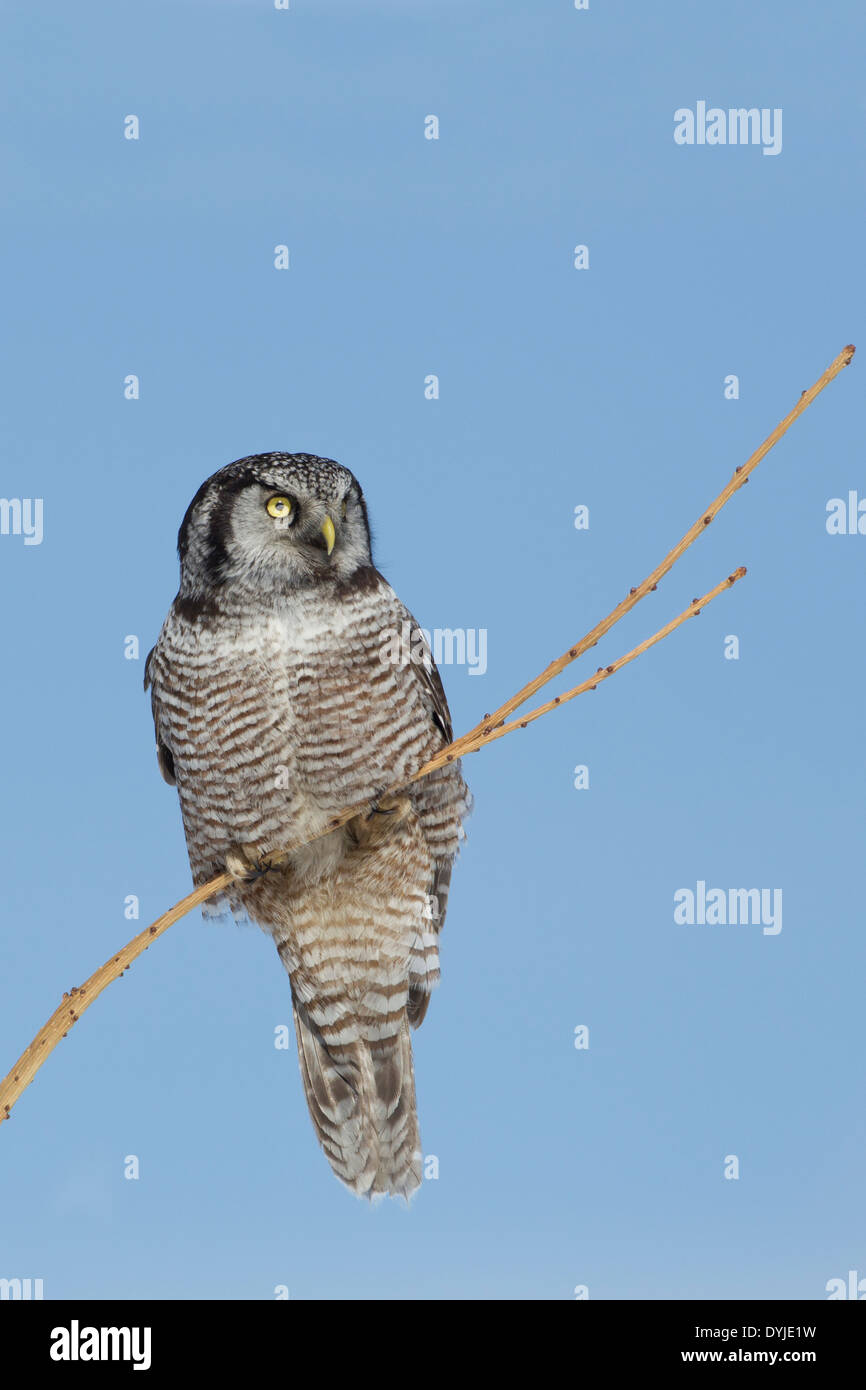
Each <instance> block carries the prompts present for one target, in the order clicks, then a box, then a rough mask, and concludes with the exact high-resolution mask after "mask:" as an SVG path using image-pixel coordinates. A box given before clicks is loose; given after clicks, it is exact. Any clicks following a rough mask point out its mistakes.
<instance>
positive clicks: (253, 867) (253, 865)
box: [226, 845, 268, 883]
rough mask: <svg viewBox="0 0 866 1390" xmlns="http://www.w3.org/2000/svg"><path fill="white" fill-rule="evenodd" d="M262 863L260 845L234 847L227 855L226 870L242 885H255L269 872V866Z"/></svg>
mask: <svg viewBox="0 0 866 1390" xmlns="http://www.w3.org/2000/svg"><path fill="white" fill-rule="evenodd" d="M261 861H262V852H261V850H260V849H259V847H258V845H232V847H231V849H230V850H229V851H228V853H227V854H226V869H227V871H228V872H229V873H230V874H234V876H235V878H236V879H239V880H240V882H241V883H255V882H256V880H257V879H260V878H261V877H262V875H263V874H266V873H267V872H268V869H267V865H265V864H262V862H261Z"/></svg>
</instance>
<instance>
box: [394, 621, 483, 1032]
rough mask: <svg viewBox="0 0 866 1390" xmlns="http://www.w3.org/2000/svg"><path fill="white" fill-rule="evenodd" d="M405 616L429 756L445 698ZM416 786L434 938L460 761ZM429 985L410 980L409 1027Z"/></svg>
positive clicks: (453, 833)
mask: <svg viewBox="0 0 866 1390" xmlns="http://www.w3.org/2000/svg"><path fill="white" fill-rule="evenodd" d="M406 619H407V620H408V621H409V623H410V624H411V643H412V650H413V651H414V650H416V644H417V643H419V642H420V643H423V648H424V652H425V654H426V659H425V661H423V662H417V661H414V660H413V661H410V662H409V663H408V665H407V666H405V667H404V668H403V670H404V671H405V673H406V679H407V680H410V681H413V682H415V683H416V691H420V695H421V702H422V704H423V706H424V708H425V709H426V711H427V713H428V716H429V718H430V721H431V725H432V726H433V727H434V728H435V731H436V732H435V734H433V730H432V729H431V735H432V737H431V742H430V747H429V754H428V756H432V755H433V754H434V753H436V752H437V751H438V749H439V748H444V747H445V745H446V744H448V743H451V742H452V740H453V738H454V730H453V726H452V723H451V712H450V710H449V708H448V701H447V699H446V697H445V690H444V688H443V685H442V678H441V676H440V675H439V671H438V668H437V666H436V663H435V661H434V660H433V654H432V652H431V651H430V648H429V645H428V644H427V642H426V640H425V639H424V636H423V632H422V630H421V628H420V627H419V626H418V624H417V623H416V622H415V619H414V618H413V617H412V615H411V613H408V612H406ZM415 785H416V790H415V791H414V794H413V801H414V802H415V807H416V811H417V814H418V819H419V822H420V825H421V829H422V831H423V833H424V836H425V839H426V840H427V844H428V846H429V848H430V853H431V861H432V871H431V876H430V880H429V883H428V886H427V893H428V896H429V899H430V901H431V905H432V915H431V922H430V925H431V928H432V931H433V933H434V935H435V937H436V938H438V936H439V933H440V931H441V930H442V928H443V926H444V925H445V910H446V908H447V905H448V890H449V887H450V884H451V869H452V866H453V863H454V859H455V856H456V854H457V848H458V843H459V837H460V834H461V830H460V824H461V821H462V819H463V817H464V816H465V815H466V814H467V812H468V811H469V809H470V808H471V797H470V793H469V789H468V787H467V786H466V783H465V782H464V781H463V777H462V775H461V772H460V764H459V762H457V763H452V764H449V765H447V766H446V767H444V768H440V769H439V770H438V771H437V772H434V773H431V774H429V775H428V776H427V777H425V778H424V779H423V780H422V781H421V782H419V783H416V784H415ZM431 964H432V962H431ZM433 974H434V976H435V978H438V974H439V967H438V952H437V953H436V963H435V967H434V970H433ZM433 983H434V979H433V978H430V979H429V980H424V979H422V980H419V981H418V982H417V984H415V985H414V986H413V985H411V984H410V988H409V1001H408V1015H409V1022H410V1023H411V1024H412V1026H413V1027H414V1028H417V1027H418V1026H419V1025H420V1024H421V1023H422V1022H423V1020H424V1015H425V1014H426V1012H427V1006H428V1004H429V1003H430V987H431V985H432V984H433Z"/></svg>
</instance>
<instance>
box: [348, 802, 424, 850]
mask: <svg viewBox="0 0 866 1390" xmlns="http://www.w3.org/2000/svg"><path fill="white" fill-rule="evenodd" d="M411 810H412V802H411V801H410V800H409V798H408V796H383V797H382V798H381V799H380V800H379V801H374V802H373V804H372V807H371V809H370V810H369V812H367V813H366V814H365V815H360V816H354V817H353V819H352V820H350V821H349V822H348V823H347V825H346V829H347V830H348V832H349V834H350V836H351V837H352V839H353V840H354V841H355V844H356V845H359V846H360V847H361V848H363V849H369V848H370V847H371V846H373V845H379V844H381V843H382V841H383V840H387V839H388V837H389V835H391V834H392V833H393V831H395V830H396V829H397V826H398V825H402V824H403V821H404V820H405V819H406V817H407V816H408V815H409V812H410V811H411Z"/></svg>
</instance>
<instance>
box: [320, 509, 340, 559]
mask: <svg viewBox="0 0 866 1390" xmlns="http://www.w3.org/2000/svg"><path fill="white" fill-rule="evenodd" d="M322 535H323V536H324V537H325V544H326V546H327V547H328V554H329V555H330V553H331V551H332V550H333V549H334V542H335V541H336V539H337V533H336V531H335V530H334V523H333V521H332V520H331V518H330V517H329V516H326V517H325V520H324V521H323V522H322Z"/></svg>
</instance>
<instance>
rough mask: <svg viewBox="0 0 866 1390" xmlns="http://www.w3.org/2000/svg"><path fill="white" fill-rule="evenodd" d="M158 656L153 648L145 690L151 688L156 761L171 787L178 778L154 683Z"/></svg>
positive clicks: (164, 778)
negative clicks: (155, 663) (154, 663)
mask: <svg viewBox="0 0 866 1390" xmlns="http://www.w3.org/2000/svg"><path fill="white" fill-rule="evenodd" d="M156 655H157V648H156V647H151V649H150V651H149V652H148V654H147V660H146V661H145V663H144V688H145V690H147V688H148V686H150V708H151V711H152V713H153V729H154V733H155V734H156V760H157V762H158V763H159V770H160V772H161V773H162V776H163V780H164V781H166V782H168V785H169V786H170V787H174V786H176V785H177V778H176V777H175V775H174V755H173V753H172V751H171V748H170V746H169V742H168V730H167V728H166V721H165V720H164V719H163V716H162V705H161V704H160V700H159V693H158V683H157V682H155V681H154V679H153V677H154V670H153V667H152V663H153V661H154V657H155V656H156Z"/></svg>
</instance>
